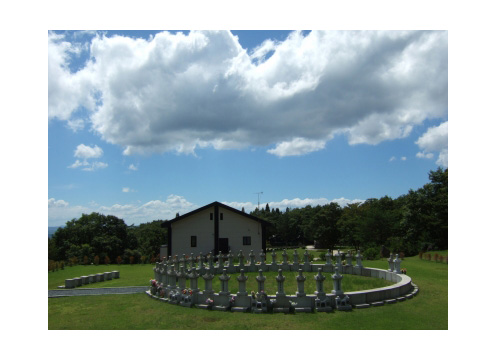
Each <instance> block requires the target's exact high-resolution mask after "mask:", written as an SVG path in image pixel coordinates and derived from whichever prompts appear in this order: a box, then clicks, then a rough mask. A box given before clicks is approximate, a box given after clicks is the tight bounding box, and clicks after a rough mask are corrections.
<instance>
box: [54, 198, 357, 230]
mask: <svg viewBox="0 0 495 360" xmlns="http://www.w3.org/2000/svg"><path fill="white" fill-rule="evenodd" d="M331 202H335V203H337V204H339V205H340V206H342V207H345V206H346V205H347V204H352V203H360V202H364V200H360V199H354V200H349V199H346V198H343V197H342V198H338V199H333V200H328V199H326V198H319V199H310V198H306V199H299V198H294V199H290V200H289V199H284V200H282V201H271V202H269V203H268V205H269V206H270V208H273V209H276V208H279V209H280V211H285V209H286V208H291V209H294V208H302V207H305V206H307V205H311V206H317V205H325V204H329V203H331ZM223 203H224V204H226V205H228V206H231V207H233V208H236V209H239V210H241V209H242V208H243V207H244V210H245V211H246V212H248V213H249V212H251V211H253V210H254V209H256V206H257V204H253V203H251V202H223ZM204 205H206V204H201V205H195V204H193V203H191V202H189V201H188V200H186V198H184V197H183V196H180V195H174V194H171V195H169V196H168V197H167V199H166V200H165V201H161V200H152V201H148V202H146V203H145V204H142V205H141V204H140V202H138V203H137V204H114V205H111V206H102V205H98V204H97V203H96V202H94V201H91V202H90V203H89V206H79V205H77V206H70V205H69V203H68V202H66V201H64V200H55V199H54V198H50V199H49V200H48V224H49V226H59V225H63V224H65V223H66V222H67V221H69V220H71V219H74V218H79V217H81V215H82V214H89V213H91V212H98V213H100V214H105V215H114V216H117V217H118V218H120V219H124V221H125V222H126V224H128V225H130V224H141V223H145V222H150V221H153V220H166V219H173V218H175V214H176V213H179V214H181V215H183V214H185V213H188V212H190V211H192V210H195V209H198V208H199V207H201V206H204ZM260 206H262V207H265V206H266V202H265V203H262V204H260Z"/></svg>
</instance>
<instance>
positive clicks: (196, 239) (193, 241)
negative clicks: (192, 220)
mask: <svg viewBox="0 0 495 360" xmlns="http://www.w3.org/2000/svg"><path fill="white" fill-rule="evenodd" d="M197 244H198V237H197V236H191V247H196V245H197Z"/></svg>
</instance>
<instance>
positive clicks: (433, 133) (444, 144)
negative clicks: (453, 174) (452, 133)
mask: <svg viewBox="0 0 495 360" xmlns="http://www.w3.org/2000/svg"><path fill="white" fill-rule="evenodd" d="M416 144H417V145H418V146H419V148H420V149H421V152H418V153H417V154H416V156H417V157H418V158H426V159H432V158H433V157H434V154H433V152H438V153H439V154H438V158H437V161H436V164H437V165H440V166H443V167H448V145H449V144H448V121H446V122H444V123H442V124H440V125H438V126H434V127H430V128H429V129H428V130H427V131H426V132H425V133H424V134H423V135H421V136H420V138H419V139H418V140H417V141H416Z"/></svg>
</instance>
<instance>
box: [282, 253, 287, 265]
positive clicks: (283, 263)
mask: <svg viewBox="0 0 495 360" xmlns="http://www.w3.org/2000/svg"><path fill="white" fill-rule="evenodd" d="M287 264H288V263H287V251H285V249H284V251H283V252H282V265H287Z"/></svg>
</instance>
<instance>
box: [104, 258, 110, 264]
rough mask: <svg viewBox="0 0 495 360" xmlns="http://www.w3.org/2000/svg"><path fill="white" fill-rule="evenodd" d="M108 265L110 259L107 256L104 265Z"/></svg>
mask: <svg viewBox="0 0 495 360" xmlns="http://www.w3.org/2000/svg"><path fill="white" fill-rule="evenodd" d="M108 264H110V258H109V257H108V256H105V265H108Z"/></svg>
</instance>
